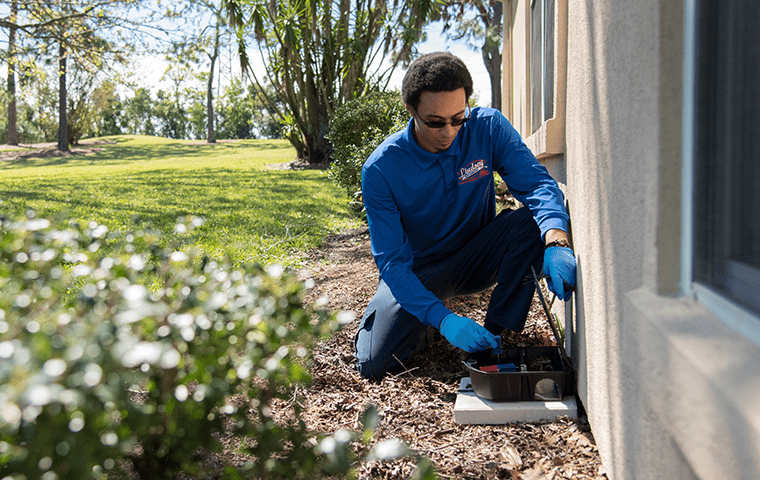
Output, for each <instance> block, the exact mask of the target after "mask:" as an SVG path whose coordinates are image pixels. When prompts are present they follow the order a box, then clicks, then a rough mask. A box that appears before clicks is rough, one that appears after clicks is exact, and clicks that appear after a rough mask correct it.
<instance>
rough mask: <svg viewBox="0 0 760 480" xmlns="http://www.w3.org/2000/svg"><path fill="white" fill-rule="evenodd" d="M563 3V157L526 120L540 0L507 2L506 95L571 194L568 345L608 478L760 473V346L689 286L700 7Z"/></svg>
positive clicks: (652, 0) (660, 0) (511, 112)
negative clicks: (689, 34)
mask: <svg viewBox="0 0 760 480" xmlns="http://www.w3.org/2000/svg"><path fill="white" fill-rule="evenodd" d="M557 2H558V3H559V4H561V5H564V6H566V22H567V30H566V44H565V46H564V47H563V48H564V50H563V48H558V49H557V50H558V51H557V53H556V55H557V56H558V57H561V56H562V55H566V68H565V69H564V71H559V72H558V75H564V78H563V80H564V81H565V82H566V86H565V91H564V92H563V91H558V92H557V97H558V98H557V99H556V102H560V103H562V102H564V106H565V107H566V108H565V109H564V115H565V118H564V119H562V121H563V123H564V132H563V135H564V148H563V151H562V152H559V153H558V152H556V151H542V149H548V147H546V142H544V141H543V140H542V139H540V138H539V137H538V134H540V132H537V133H533V131H532V129H531V128H529V126H528V125H526V121H525V117H526V113H525V112H526V111H528V110H527V107H526V106H525V104H526V102H527V100H526V99H527V98H528V97H529V95H528V94H527V92H528V88H529V87H528V85H529V83H530V80H529V78H528V76H527V74H526V72H528V71H529V69H528V66H527V62H529V58H528V57H529V56H528V55H527V54H526V49H527V48H529V42H528V41H527V40H525V39H526V38H528V35H527V34H526V28H529V27H528V26H526V24H527V20H528V18H529V17H528V14H529V9H530V1H529V0H512V1H505V7H506V8H505V11H510V12H511V16H510V17H506V18H505V39H507V40H508V41H505V56H504V58H505V70H504V71H505V72H507V71H509V72H510V74H509V75H506V74H505V85H504V86H505V88H504V93H505V96H508V97H509V96H511V97H510V98H509V100H510V101H507V99H506V98H505V101H504V102H503V105H505V106H507V107H508V110H506V111H505V112H504V113H505V115H506V116H507V117H508V118H510V119H512V118H514V119H516V120H517V121H516V122H515V126H516V128H518V130H519V131H520V132H521V134H523V136H524V137H525V138H526V143H527V144H528V145H529V146H530V147H531V148H532V149H533V151H534V153H535V154H536V155H537V156H538V157H539V159H540V160H541V161H542V162H544V163H545V164H546V165H547V166H548V167H549V169H550V172H552V174H553V175H554V176H555V178H557V179H558V180H559V181H560V182H561V183H562V188H563V191H565V193H566V195H567V200H568V208H569V211H570V215H571V222H572V224H571V238H572V243H573V246H574V250H575V252H576V254H577V256H578V288H577V291H576V294H575V296H574V297H575V298H574V300H573V303H572V304H570V305H568V307H567V309H566V312H567V315H566V317H567V322H568V330H574V335H573V341H572V345H571V352H572V357H573V361H574V363H575V366H576V370H577V374H578V378H577V380H578V391H579V397H580V400H581V402H582V404H583V406H584V407H585V409H586V412H587V414H588V418H589V422H590V424H591V427H592V431H593V433H594V437H595V439H596V441H597V445H598V446H599V449H600V452H601V455H602V459H603V461H604V464H605V467H606V469H607V473H608V476H609V478H612V479H662V478H668V479H692V478H702V479H714V478H732V479H743V478H747V479H750V478H760V347H759V346H758V345H760V343H759V342H758V341H757V337H755V338H752V335H749V336H748V335H747V334H746V331H747V329H745V330H744V333H740V330H737V329H736V328H732V327H731V326H730V325H729V324H727V323H726V322H725V321H724V320H721V319H719V318H718V316H716V315H715V314H714V313H713V311H712V310H710V309H709V308H708V307H707V306H706V305H705V304H704V303H703V302H702V301H701V299H700V298H696V297H688V296H684V295H682V294H681V287H680V283H679V282H680V278H681V276H680V273H679V271H680V266H681V250H682V248H683V246H682V245H683V244H682V239H683V235H684V234H683V232H682V231H681V230H682V227H681V224H682V218H681V217H682V213H681V211H682V209H681V203H682V187H681V179H682V167H683V165H684V163H683V160H682V157H683V153H684V152H683V148H682V146H683V137H682V133H681V131H682V126H683V123H684V122H683V119H682V112H683V111H684V105H683V103H684V102H683V87H682V86H683V82H684V73H683V71H684V69H683V59H684V54H685V51H684V18H685V11H686V10H685V5H688V1H687V2H680V1H670V0H642V1H638V2H624V1H615V0H568V1H567V2H563V1H562V0H557ZM558 11H559V8H558ZM561 21H563V20H562V19H558V22H561ZM507 31H509V33H508V32H507ZM526 45H528V46H526ZM558 45H559V46H561V45H560V44H559V42H558ZM507 69H509V70H507ZM555 111H556V109H555ZM559 111H560V112H562V110H559ZM756 328H757V330H758V331H760V323H759V324H758V325H757V327H756ZM749 329H750V330H751V329H752V327H751V326H750V327H749Z"/></svg>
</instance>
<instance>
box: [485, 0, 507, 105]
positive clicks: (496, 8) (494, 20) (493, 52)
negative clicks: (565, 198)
mask: <svg viewBox="0 0 760 480" xmlns="http://www.w3.org/2000/svg"><path fill="white" fill-rule="evenodd" d="M502 8H503V7H502V3H501V2H500V1H496V2H493V15H492V16H491V18H490V19H489V20H488V24H487V25H486V31H489V30H491V31H496V32H500V31H501V17H502ZM481 52H482V55H483V64H484V65H485V67H486V71H488V76H489V77H490V78H491V107H493V108H495V109H497V110H501V50H500V48H499V45H498V44H496V45H492V44H491V43H490V42H489V41H488V34H486V41H485V42H484V43H483V48H482V49H481Z"/></svg>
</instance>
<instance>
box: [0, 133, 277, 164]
mask: <svg viewBox="0 0 760 480" xmlns="http://www.w3.org/2000/svg"><path fill="white" fill-rule="evenodd" d="M288 148H290V147H289V146H288V145H287V144H284V143H282V142H277V141H267V140H255V141H251V140H234V141H219V142H217V143H214V144H210V143H205V142H187V141H182V140H169V139H161V138H155V137H149V138H148V140H145V141H141V140H140V137H108V138H107V139H106V140H104V142H103V143H96V144H86V145H82V146H78V147H75V148H74V149H73V151H71V152H68V153H64V152H60V151H58V150H56V149H55V148H44V149H37V150H32V151H19V152H17V153H16V155H15V156H14V157H11V158H10V159H6V160H4V161H2V162H0V170H5V169H18V168H24V167H48V166H64V165H77V166H87V165H124V164H128V163H130V162H134V161H143V160H151V159H165V158H178V157H184V158H188V159H189V158H204V157H206V158H208V157H210V156H222V155H230V156H233V155H239V154H242V153H243V152H255V151H266V150H287V149H288Z"/></svg>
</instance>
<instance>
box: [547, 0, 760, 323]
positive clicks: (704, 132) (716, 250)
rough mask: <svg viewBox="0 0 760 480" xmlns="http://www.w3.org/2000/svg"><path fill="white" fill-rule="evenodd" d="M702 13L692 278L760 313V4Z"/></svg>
mask: <svg viewBox="0 0 760 480" xmlns="http://www.w3.org/2000/svg"><path fill="white" fill-rule="evenodd" d="M538 1H539V0H537V2H538ZM695 13H696V32H695V33H696V44H695V52H694V53H695V63H694V78H695V84H694V102H695V103H694V115H693V118H694V127H693V132H694V140H693V148H694V157H693V162H694V164H693V168H694V170H693V175H694V186H693V195H694V196H693V208H694V210H693V222H694V224H693V225H694V228H693V240H692V242H693V263H692V269H693V272H692V275H693V281H694V282H695V283H697V284H702V285H704V286H706V287H707V288H709V289H711V290H714V291H716V292H717V293H719V294H721V295H723V296H724V297H727V298H729V299H731V300H732V301H734V302H736V303H737V304H739V305H741V306H742V307H744V308H746V309H748V310H749V311H751V312H754V313H755V314H760V140H758V139H760V107H759V106H758V102H759V101H760V29H759V28H758V24H760V2H758V1H757V0H735V1H731V2H726V1H722V0H697V2H696V12H695Z"/></svg>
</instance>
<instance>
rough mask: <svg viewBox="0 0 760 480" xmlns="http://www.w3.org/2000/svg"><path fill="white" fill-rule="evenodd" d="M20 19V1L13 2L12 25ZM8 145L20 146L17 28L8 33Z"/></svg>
mask: <svg viewBox="0 0 760 480" xmlns="http://www.w3.org/2000/svg"><path fill="white" fill-rule="evenodd" d="M17 17H18V0H12V2H11V15H10V21H11V23H16V18H17ZM8 145H18V120H17V116H16V27H10V28H9V31H8Z"/></svg>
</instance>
